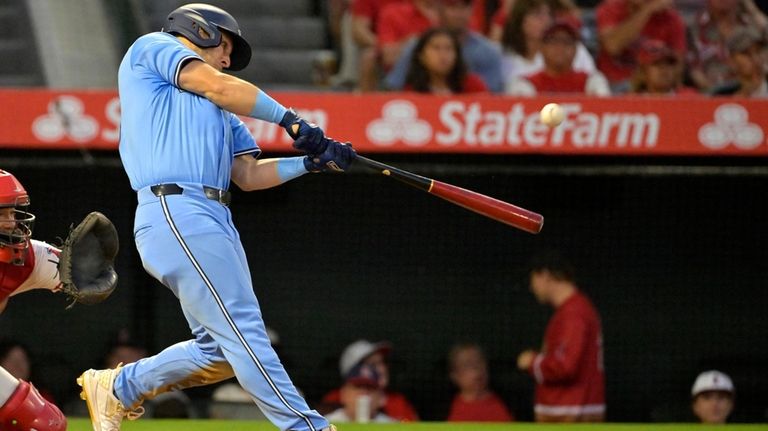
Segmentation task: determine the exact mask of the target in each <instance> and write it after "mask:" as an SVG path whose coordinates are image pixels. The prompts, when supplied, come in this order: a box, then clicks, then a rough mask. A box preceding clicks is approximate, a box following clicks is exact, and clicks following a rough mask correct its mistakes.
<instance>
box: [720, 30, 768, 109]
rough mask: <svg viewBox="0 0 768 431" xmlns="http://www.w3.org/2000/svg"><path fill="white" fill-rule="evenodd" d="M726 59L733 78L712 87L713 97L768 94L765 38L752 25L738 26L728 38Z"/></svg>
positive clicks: (765, 95) (766, 95)
mask: <svg viewBox="0 0 768 431" xmlns="http://www.w3.org/2000/svg"><path fill="white" fill-rule="evenodd" d="M727 46H728V51H729V62H730V64H731V66H732V67H733V70H734V72H735V74H736V79H735V80H734V81H733V82H731V83H727V84H724V85H721V86H719V87H717V88H715V89H714V90H713V91H712V94H714V95H716V96H724V95H730V96H741V97H759V98H765V97H768V85H767V84H766V56H765V47H766V38H765V35H764V34H763V33H761V32H758V31H757V30H755V29H754V28H748V27H745V28H740V29H738V30H736V31H734V32H733V35H732V36H731V37H730V38H729V39H728V45H727Z"/></svg>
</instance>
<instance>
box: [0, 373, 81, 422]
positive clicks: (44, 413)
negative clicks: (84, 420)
mask: <svg viewBox="0 0 768 431" xmlns="http://www.w3.org/2000/svg"><path fill="white" fill-rule="evenodd" d="M0 429H3V430H8V431H11V430H13V431H31V430H36V431H65V430H66V429H67V418H65V417H64V415H63V414H62V413H61V410H59V408H58V407H56V406H55V405H54V404H53V403H51V402H50V401H48V400H46V399H45V398H43V397H42V396H41V395H40V393H39V392H37V389H35V388H34V386H32V385H31V384H29V383H27V382H25V381H23V380H19V385H18V386H17V387H16V390H15V391H14V392H13V394H11V397H10V398H8V401H6V402H5V404H3V406H2V407H0Z"/></svg>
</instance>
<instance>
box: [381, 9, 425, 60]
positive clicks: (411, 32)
mask: <svg viewBox="0 0 768 431" xmlns="http://www.w3.org/2000/svg"><path fill="white" fill-rule="evenodd" d="M438 22H439V17H438V9H437V0H409V1H404V2H400V3H391V4H388V5H386V6H384V8H383V9H382V10H381V14H380V15H379V20H378V23H377V25H376V32H377V33H378V36H379V48H380V49H381V63H382V66H383V67H384V70H385V71H388V70H389V69H390V68H391V67H392V66H393V65H394V64H395V62H397V58H398V57H400V52H401V51H402V48H403V45H404V44H405V43H406V42H407V41H408V40H410V39H411V38H412V37H417V36H418V35H419V34H421V33H423V32H424V31H426V30H427V29H429V28H430V27H433V26H435V25H437V24H438Z"/></svg>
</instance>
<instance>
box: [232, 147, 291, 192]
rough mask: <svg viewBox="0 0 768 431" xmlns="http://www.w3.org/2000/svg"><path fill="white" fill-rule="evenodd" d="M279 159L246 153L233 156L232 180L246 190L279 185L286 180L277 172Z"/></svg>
mask: <svg viewBox="0 0 768 431" xmlns="http://www.w3.org/2000/svg"><path fill="white" fill-rule="evenodd" d="M280 160H281V159H276V158H273V159H257V158H254V157H252V156H251V155H248V154H246V155H243V156H240V157H235V160H233V161H232V182H234V183H235V184H237V186H238V187H240V189H241V190H243V191H246V192H249V191H252V190H263V189H268V188H270V187H275V186H279V185H280V184H282V183H284V182H285V181H286V180H285V179H284V178H283V177H281V176H280V175H279V174H278V163H280Z"/></svg>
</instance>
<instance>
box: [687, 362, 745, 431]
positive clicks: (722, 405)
mask: <svg viewBox="0 0 768 431" xmlns="http://www.w3.org/2000/svg"><path fill="white" fill-rule="evenodd" d="M734 393H735V388H734V386H733V382H732V381H731V378H730V377H728V375H727V374H725V373H722V372H720V371H716V370H711V371H705V372H703V373H701V374H699V376H698V377H696V381H695V382H694V383H693V387H692V388H691V396H692V397H693V401H692V408H693V414H695V415H696V417H697V418H699V420H700V421H701V422H702V423H705V424H724V423H725V422H726V421H727V420H728V416H729V415H730V414H731V412H732V411H733V404H734V403H733V398H734Z"/></svg>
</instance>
